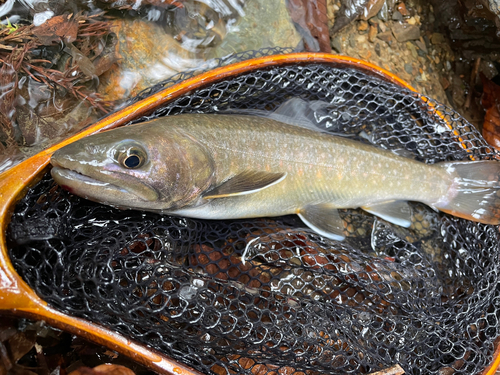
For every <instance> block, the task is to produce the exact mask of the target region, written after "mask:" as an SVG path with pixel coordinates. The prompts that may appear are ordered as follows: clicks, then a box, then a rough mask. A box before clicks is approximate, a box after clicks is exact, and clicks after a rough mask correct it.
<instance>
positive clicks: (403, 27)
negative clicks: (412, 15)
mask: <svg viewBox="0 0 500 375" xmlns="http://www.w3.org/2000/svg"><path fill="white" fill-rule="evenodd" d="M391 30H392V33H393V34H394V37H395V38H396V40H397V41H398V42H400V43H402V42H406V41H408V40H417V39H419V38H420V29H419V28H418V27H417V26H414V25H408V24H402V23H395V24H394V25H392V27H391Z"/></svg>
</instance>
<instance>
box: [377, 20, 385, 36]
mask: <svg viewBox="0 0 500 375" xmlns="http://www.w3.org/2000/svg"><path fill="white" fill-rule="evenodd" d="M377 26H378V28H379V29H380V31H381V32H383V33H384V32H386V31H387V26H386V25H385V22H383V21H380V22H379V23H378V25H377Z"/></svg>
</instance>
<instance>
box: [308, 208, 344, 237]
mask: <svg viewBox="0 0 500 375" xmlns="http://www.w3.org/2000/svg"><path fill="white" fill-rule="evenodd" d="M298 215H299V217H300V218H301V219H302V221H303V222H304V224H306V225H307V226H308V227H309V228H311V229H312V230H314V231H315V232H317V233H319V234H321V235H322V236H325V237H327V238H330V239H332V240H336V241H342V240H343V239H344V238H345V236H344V221H343V220H342V219H341V217H340V215H339V212H338V210H337V209H336V208H335V207H334V206H333V205H331V204H327V203H325V204H316V205H309V206H306V207H304V208H303V209H302V210H300V213H299V214H298Z"/></svg>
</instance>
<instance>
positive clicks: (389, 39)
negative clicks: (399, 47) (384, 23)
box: [377, 31, 394, 45]
mask: <svg viewBox="0 0 500 375" xmlns="http://www.w3.org/2000/svg"><path fill="white" fill-rule="evenodd" d="M377 38H378V39H380V40H382V41H384V42H386V43H387V44H389V45H391V44H392V43H393V42H394V37H393V36H392V32H391V31H385V32H383V33H379V34H377Z"/></svg>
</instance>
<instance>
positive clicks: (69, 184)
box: [50, 166, 129, 194]
mask: <svg viewBox="0 0 500 375" xmlns="http://www.w3.org/2000/svg"><path fill="white" fill-rule="evenodd" d="M50 173H51V174H52V177H53V178H54V180H55V181H56V182H57V184H58V185H60V186H61V187H63V188H65V189H66V190H73V185H74V183H75V182H78V183H83V184H84V185H87V186H96V187H100V188H106V189H111V190H117V191H119V192H121V193H125V194H127V193H129V192H128V191H127V190H125V189H123V188H121V187H119V186H117V185H113V184H111V183H109V182H103V181H99V180H96V179H95V178H92V177H90V176H87V175H84V174H82V173H80V172H77V171H75V170H72V169H68V168H63V167H56V166H54V167H52V170H51V172H50Z"/></svg>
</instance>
